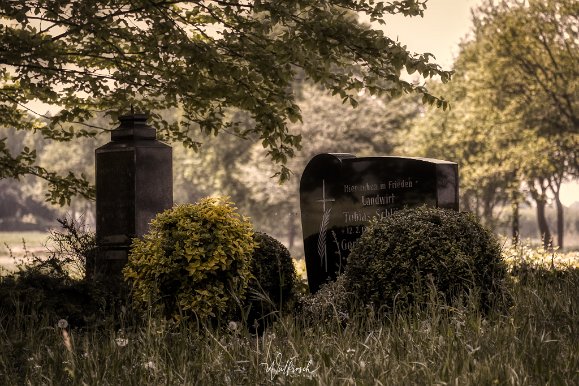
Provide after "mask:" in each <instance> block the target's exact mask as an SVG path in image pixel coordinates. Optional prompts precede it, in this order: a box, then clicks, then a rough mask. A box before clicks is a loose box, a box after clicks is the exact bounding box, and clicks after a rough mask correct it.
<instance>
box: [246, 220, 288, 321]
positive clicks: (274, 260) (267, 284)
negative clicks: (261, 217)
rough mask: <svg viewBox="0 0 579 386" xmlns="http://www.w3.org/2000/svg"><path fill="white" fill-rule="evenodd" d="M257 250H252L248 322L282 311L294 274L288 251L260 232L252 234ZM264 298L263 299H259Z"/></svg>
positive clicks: (276, 241)
mask: <svg viewBox="0 0 579 386" xmlns="http://www.w3.org/2000/svg"><path fill="white" fill-rule="evenodd" d="M254 240H255V242H256V243H257V247H256V248H255V250H254V251H253V257H252V260H251V265H250V272H251V274H252V276H253V278H251V279H250V282H249V288H250V289H251V292H250V293H249V296H248V300H247V304H248V305H250V306H251V309H250V314H249V319H250V320H249V322H250V324H251V323H253V321H254V320H255V319H261V318H262V317H264V316H266V315H268V314H271V313H272V312H274V311H275V310H282V309H283V308H285V306H287V305H288V304H289V303H290V302H291V300H292V298H293V295H294V287H295V285H296V282H297V280H298V279H297V273H296V269H295V267H294V264H293V261H292V258H291V255H290V252H289V251H288V249H287V248H286V247H285V246H284V245H283V244H282V243H280V242H279V241H278V240H276V239H275V238H273V237H271V236H269V235H267V234H265V233H261V232H256V233H255V234H254ZM263 295H265V297H264V296H263Z"/></svg>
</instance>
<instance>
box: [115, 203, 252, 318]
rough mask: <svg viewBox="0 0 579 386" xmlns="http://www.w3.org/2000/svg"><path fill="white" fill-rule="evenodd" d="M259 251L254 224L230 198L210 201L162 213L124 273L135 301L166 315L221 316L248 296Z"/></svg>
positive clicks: (131, 255)
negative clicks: (251, 267)
mask: <svg viewBox="0 0 579 386" xmlns="http://www.w3.org/2000/svg"><path fill="white" fill-rule="evenodd" d="M254 248H255V242H254V240H253V229H252V225H251V223H250V222H249V220H248V219H247V218H245V217H243V216H241V215H239V214H238V213H237V212H236V208H234V207H233V205H232V203H231V202H229V201H228V200H227V199H224V198H205V199H203V200H201V201H200V202H198V203H197V204H186V205H179V206H176V207H174V208H173V209H170V210H167V211H165V212H163V213H160V214H159V215H157V217H156V218H155V219H154V220H153V221H152V222H151V227H150V231H149V233H147V234H146V235H145V236H144V238H143V239H135V240H134V241H133V244H132V247H131V251H130V253H129V261H128V264H127V265H126V267H125V268H124V270H123V274H124V276H125V278H126V279H127V280H128V281H129V282H130V283H131V284H132V291H133V297H134V299H136V300H137V301H139V302H143V303H150V304H152V305H154V306H155V308H157V309H160V310H161V311H162V312H163V313H164V315H165V316H166V317H172V318H175V319H180V318H181V317H182V316H183V315H185V316H186V315H190V314H191V313H194V314H195V315H197V317H200V318H205V317H219V316H222V315H224V314H227V313H229V312H233V310H234V309H235V308H236V307H238V305H239V303H238V302H239V300H240V299H243V298H244V296H245V291H246V288H247V285H248V282H249V279H250V277H251V274H250V271H249V264H250V261H251V255H252V253H253V250H254Z"/></svg>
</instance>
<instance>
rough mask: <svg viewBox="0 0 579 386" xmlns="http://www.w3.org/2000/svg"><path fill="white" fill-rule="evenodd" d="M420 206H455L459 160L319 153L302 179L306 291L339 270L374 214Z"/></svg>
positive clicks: (384, 214)
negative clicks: (457, 162)
mask: <svg viewBox="0 0 579 386" xmlns="http://www.w3.org/2000/svg"><path fill="white" fill-rule="evenodd" d="M422 205H428V206H432V207H440V208H449V209H454V210H458V165H457V164H456V163H454V162H448V161H441V160H436V159H428V158H407V157H360V158H357V157H356V156H354V155H352V154H347V153H337V154H319V155H317V156H315V157H314V158H312V159H311V160H310V162H309V163H308V164H307V166H306V168H305V170H304V172H303V174H302V178H301V181H300V209H301V218H302V230H303V237H304V252H305V259H306V270H307V274H308V284H309V288H310V292H312V293H314V292H316V291H317V290H318V289H319V287H320V285H322V284H323V283H325V282H326V281H328V280H329V279H332V280H333V279H335V278H336V276H337V275H338V274H339V273H340V272H343V270H344V268H345V265H346V262H347V258H348V255H349V253H350V249H351V248H352V246H353V245H354V243H355V242H356V240H357V239H358V238H359V237H360V236H361V234H362V232H363V231H364V228H365V226H366V225H367V224H368V222H369V221H370V220H372V218H374V217H376V218H383V217H386V216H389V215H391V214H392V213H393V212H394V211H396V210H400V209H403V208H406V207H408V208H412V207H418V206H422Z"/></svg>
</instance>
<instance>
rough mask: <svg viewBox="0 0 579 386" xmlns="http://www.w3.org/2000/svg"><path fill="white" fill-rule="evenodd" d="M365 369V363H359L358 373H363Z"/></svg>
mask: <svg viewBox="0 0 579 386" xmlns="http://www.w3.org/2000/svg"><path fill="white" fill-rule="evenodd" d="M365 368H366V362H364V361H360V371H364V369H365Z"/></svg>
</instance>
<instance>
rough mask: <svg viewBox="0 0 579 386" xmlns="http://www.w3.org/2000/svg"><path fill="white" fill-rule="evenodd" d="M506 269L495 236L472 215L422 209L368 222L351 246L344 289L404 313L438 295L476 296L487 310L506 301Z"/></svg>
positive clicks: (451, 297)
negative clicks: (432, 292)
mask: <svg viewBox="0 0 579 386" xmlns="http://www.w3.org/2000/svg"><path fill="white" fill-rule="evenodd" d="M506 280H507V269H506V265H505V263H504V261H503V259H502V256H501V250H500V246H499V244H498V241H497V239H496V237H495V236H494V234H493V233H492V232H491V231H489V230H487V229H486V228H484V227H483V226H482V225H481V224H480V223H479V222H478V221H477V219H476V218H475V217H474V216H473V215H472V214H470V213H460V212H457V211H453V210H445V209H438V208H427V207H421V208H417V209H404V210H400V211H398V212H395V213H394V214H393V215H391V216H389V217H386V218H383V219H381V220H375V221H374V222H372V223H370V225H369V226H368V228H367V230H366V232H365V233H364V234H363V235H362V236H361V238H360V239H359V241H358V243H356V245H355V246H354V247H353V248H352V251H351V253H350V255H349V257H348V264H347V266H346V269H345V282H346V284H345V286H346V289H347V290H348V291H351V292H352V293H353V294H354V296H355V297H356V298H357V299H358V300H360V301H363V302H364V303H365V304H371V305H373V306H375V307H376V308H385V309H386V310H391V309H393V308H397V309H403V308H407V307H408V306H410V305H413V304H416V303H417V302H422V301H424V300H425V299H427V297H428V295H429V293H430V291H431V290H432V289H433V288H434V289H435V290H436V292H437V296H438V297H439V298H442V300H443V301H445V302H449V303H450V302H452V301H454V300H456V299H458V298H459V297H461V296H464V295H467V296H471V298H472V295H476V296H478V298H477V299H478V301H477V306H479V307H481V308H482V309H484V310H488V308H489V307H491V306H492V305H494V304H499V302H500V301H502V300H504V299H507V298H508V296H507V293H506V286H505V283H506Z"/></svg>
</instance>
